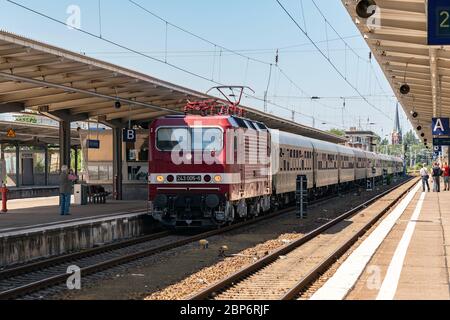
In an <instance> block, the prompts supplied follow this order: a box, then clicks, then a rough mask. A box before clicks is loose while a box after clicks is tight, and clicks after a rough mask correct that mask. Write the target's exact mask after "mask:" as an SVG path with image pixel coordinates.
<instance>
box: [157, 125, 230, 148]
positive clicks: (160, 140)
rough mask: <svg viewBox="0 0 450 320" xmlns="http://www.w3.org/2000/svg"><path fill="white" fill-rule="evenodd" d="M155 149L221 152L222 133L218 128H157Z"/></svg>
mask: <svg viewBox="0 0 450 320" xmlns="http://www.w3.org/2000/svg"><path fill="white" fill-rule="evenodd" d="M156 147H157V148H158V149H159V150H161V151H173V150H175V149H176V150H184V151H191V150H195V151H221V150H222V148H223V133H222V130H220V129H219V128H201V129H195V128H159V129H158V131H157V134H156Z"/></svg>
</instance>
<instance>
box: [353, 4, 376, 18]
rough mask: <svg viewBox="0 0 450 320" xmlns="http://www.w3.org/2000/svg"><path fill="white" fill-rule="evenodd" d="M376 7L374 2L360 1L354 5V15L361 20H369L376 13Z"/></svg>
mask: <svg viewBox="0 0 450 320" xmlns="http://www.w3.org/2000/svg"><path fill="white" fill-rule="evenodd" d="M376 5H377V4H376V3H375V1H374V0H361V1H359V2H358V4H357V5H356V14H357V15H358V17H360V18H363V19H367V18H370V17H371V16H373V15H374V14H375V12H376V7H375V6H376Z"/></svg>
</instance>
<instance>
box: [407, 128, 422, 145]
mask: <svg viewBox="0 0 450 320" xmlns="http://www.w3.org/2000/svg"><path fill="white" fill-rule="evenodd" d="M419 142H420V141H419V139H417V137H416V135H415V134H414V132H413V131H412V130H409V131H408V132H407V133H406V134H405V135H404V136H403V143H406V144H407V145H408V146H412V145H416V144H419Z"/></svg>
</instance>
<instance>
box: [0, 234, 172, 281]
mask: <svg viewBox="0 0 450 320" xmlns="http://www.w3.org/2000/svg"><path fill="white" fill-rule="evenodd" d="M169 235H170V232H169V231H163V232H159V233H155V234H150V235H147V236H142V237H138V238H134V239H130V240H124V241H120V242H116V243H111V244H107V245H104V246H101V247H96V248H91V249H87V250H83V251H80V252H74V253H69V254H64V255H61V256H56V257H52V258H48V259H45V260H39V261H35V262H31V263H28V264H25V265H19V266H16V267H13V268H7V269H4V270H1V271H0V280H4V279H7V278H11V277H15V276H19V275H22V274H25V273H28V272H32V271H36V270H39V269H43V268H46V267H53V266H55V265H59V264H63V263H66V262H69V261H73V260H78V259H82V258H86V257H90V256H93V255H96V254H101V253H105V252H108V251H113V250H117V249H121V248H125V247H128V246H132V245H136V244H139V243H144V242H147V241H151V240H156V239H160V238H164V237H166V236H169Z"/></svg>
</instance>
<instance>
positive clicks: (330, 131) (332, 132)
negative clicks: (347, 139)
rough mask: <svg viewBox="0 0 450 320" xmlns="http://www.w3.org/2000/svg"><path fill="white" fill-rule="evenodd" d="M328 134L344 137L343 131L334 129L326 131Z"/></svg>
mask: <svg viewBox="0 0 450 320" xmlns="http://www.w3.org/2000/svg"><path fill="white" fill-rule="evenodd" d="M328 132H329V133H331V134H334V135H336V136H338V137H343V136H345V131H344V130H340V129H336V128H333V129H330V130H328Z"/></svg>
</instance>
